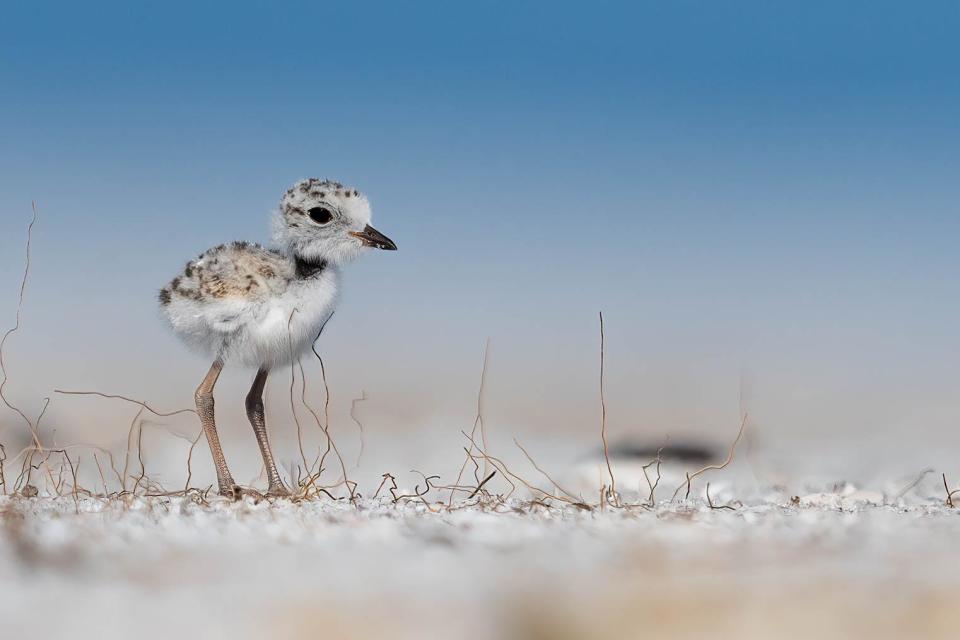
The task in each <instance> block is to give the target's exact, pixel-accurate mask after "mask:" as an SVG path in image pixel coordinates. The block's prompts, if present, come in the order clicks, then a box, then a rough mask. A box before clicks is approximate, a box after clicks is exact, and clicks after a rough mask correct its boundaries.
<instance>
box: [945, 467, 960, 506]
mask: <svg viewBox="0 0 960 640" xmlns="http://www.w3.org/2000/svg"><path fill="white" fill-rule="evenodd" d="M943 490H944V491H945V492H946V494H947V499H946V505H947V506H948V507H950V508H951V509H952V508H953V507H954V506H955V505H954V503H953V494H955V493H960V489H953V490H952V491H951V490H950V485H949V484H947V474H945V473H944V474H943Z"/></svg>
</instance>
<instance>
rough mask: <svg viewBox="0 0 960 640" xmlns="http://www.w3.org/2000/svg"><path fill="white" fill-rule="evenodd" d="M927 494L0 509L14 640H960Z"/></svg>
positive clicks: (959, 566) (952, 587) (945, 531)
mask: <svg viewBox="0 0 960 640" xmlns="http://www.w3.org/2000/svg"><path fill="white" fill-rule="evenodd" d="M934 491H935V482H931V483H930V484H929V488H928V489H922V485H918V487H917V490H916V491H913V492H912V493H911V494H910V495H904V496H897V497H892V496H885V495H883V494H881V493H874V492H869V491H863V490H859V489H856V488H854V487H850V486H846V487H843V488H840V489H838V490H837V491H835V492H827V493H821V494H811V495H807V496H802V497H801V499H800V500H793V499H791V498H789V497H786V496H781V497H774V498H772V499H758V500H757V501H756V502H755V503H752V504H746V505H741V504H739V503H737V504H735V505H734V506H735V507H736V508H734V509H711V508H710V507H709V506H708V505H706V504H704V503H703V502H702V501H700V500H691V501H688V502H673V503H670V502H669V501H663V502H661V503H660V504H658V505H657V506H656V507H655V508H652V509H642V508H633V509H619V510H618V509H606V510H603V511H600V510H593V511H586V510H582V509H578V508H576V507H571V506H564V507H562V508H560V507H555V508H545V507H541V506H537V505H532V506H531V505H530V504H529V503H523V502H520V501H515V502H514V501H511V502H508V503H506V504H502V505H500V506H498V507H496V508H483V507H480V506H462V508H458V509H454V510H449V509H445V508H441V507H440V506H439V505H437V504H432V505H429V506H428V505H426V504H424V503H423V502H421V501H416V500H409V501H406V500H405V501H401V502H400V503H397V504H394V503H393V502H392V500H390V499H377V500H372V499H364V500H361V501H359V502H358V503H357V504H354V505H351V504H350V503H348V502H345V501H342V502H333V501H329V500H324V501H316V502H310V503H304V504H292V503H290V502H288V501H285V500H280V501H272V502H270V501H261V502H259V503H255V502H254V501H253V500H252V499H250V498H247V499H245V500H244V501H243V502H239V503H230V502H227V501H226V500H220V499H212V500H211V502H210V503H209V504H198V503H196V502H194V501H191V500H189V499H185V498H180V497H174V498H135V499H128V500H126V501H123V500H116V499H114V500H110V501H107V500H99V499H92V498H86V499H83V498H81V499H79V500H78V501H74V500H73V499H72V498H69V497H67V498H58V499H45V498H34V499H26V498H19V497H17V498H12V497H5V498H0V510H2V528H0V531H2V538H3V542H2V547H0V581H2V582H0V617H2V626H3V628H4V629H5V631H4V636H5V637H20V636H21V635H25V634H27V633H36V632H39V631H42V632H43V633H44V634H56V635H63V636H65V637H67V636H68V637H72V638H86V637H97V638H128V637H139V638H170V637H176V636H177V635H183V636H185V637H205V638H246V637H251V638H253V637H256V638H263V637H336V638H369V637H393V638H415V637H416V638H423V637H428V638H584V637H605V638H639V637H658V638H662V637H677V638H703V637H739V638H769V637H779V638H783V637H791V638H792V637H797V638H800V637H804V638H810V637H817V638H845V637H876V638H904V637H913V638H919V637H930V638H954V637H956V634H957V629H958V628H960V599H958V597H957V595H958V593H960V551H958V540H960V510H958V509H951V508H948V507H946V506H944V504H943V498H942V496H941V497H936V496H935V495H934Z"/></svg>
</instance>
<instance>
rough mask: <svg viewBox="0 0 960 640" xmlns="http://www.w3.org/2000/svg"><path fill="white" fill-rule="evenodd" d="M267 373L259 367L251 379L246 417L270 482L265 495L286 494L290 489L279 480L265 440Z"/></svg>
mask: <svg viewBox="0 0 960 640" xmlns="http://www.w3.org/2000/svg"><path fill="white" fill-rule="evenodd" d="M267 374H269V370H267V369H260V370H259V371H257V376H256V377H255V378H254V379H253V385H252V386H251V387H250V393H248V394H247V402H246V405H247V418H249V419H250V426H252V427H253V433H254V435H255V436H256V437H257V444H258V445H259V446H260V455H262V456H263V464H264V467H266V469H267V480H268V482H269V483H270V485H269V487H268V488H267V495H268V496H288V495H290V491H288V490H287V488H286V487H284V486H283V481H282V480H280V474H279V473H278V472H277V465H276V463H275V462H274V461H273V453H272V452H271V451H270V443H269V442H267V421H266V417H265V416H264V411H263V388H264V386H265V385H266V384H267Z"/></svg>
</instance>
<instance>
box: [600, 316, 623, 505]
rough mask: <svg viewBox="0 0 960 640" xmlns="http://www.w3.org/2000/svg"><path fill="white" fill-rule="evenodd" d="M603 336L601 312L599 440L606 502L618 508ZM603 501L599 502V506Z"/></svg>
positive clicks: (618, 496)
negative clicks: (607, 478) (606, 476)
mask: <svg viewBox="0 0 960 640" xmlns="http://www.w3.org/2000/svg"><path fill="white" fill-rule="evenodd" d="M604 343H605V336H604V331H603V312H602V311H601V312H600V439H601V440H602V441H603V459H604V460H605V461H606V463H607V474H609V476H610V486H609V487H607V489H606V491H607V495H606V501H607V502H609V503H610V504H611V505H613V506H620V495H619V494H618V493H617V480H616V478H614V477H613V467H612V466H611V465H610V450H609V448H608V447H607V400H606V396H605V395H604V387H603V373H604V359H605V356H606V349H605V344H604ZM602 503H603V501H601V504H602Z"/></svg>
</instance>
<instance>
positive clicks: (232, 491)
mask: <svg viewBox="0 0 960 640" xmlns="http://www.w3.org/2000/svg"><path fill="white" fill-rule="evenodd" d="M220 495H222V496H223V497H225V498H230V499H231V500H233V501H234V502H237V501H239V500H243V497H244V496H250V497H252V498H253V499H254V501H256V502H259V501H261V500H263V499H264V498H265V497H266V496H264V495H263V494H262V493H260V492H259V491H257V490H256V489H248V488H246V487H241V486H240V485H238V484H236V483H232V482H231V483H228V484H221V485H220Z"/></svg>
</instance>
